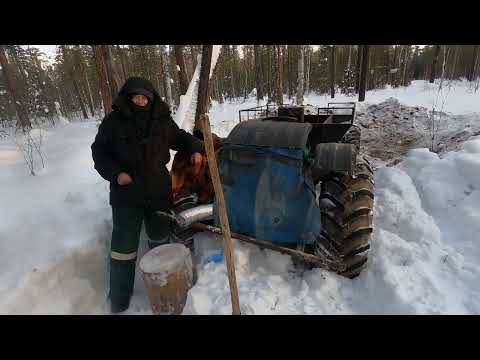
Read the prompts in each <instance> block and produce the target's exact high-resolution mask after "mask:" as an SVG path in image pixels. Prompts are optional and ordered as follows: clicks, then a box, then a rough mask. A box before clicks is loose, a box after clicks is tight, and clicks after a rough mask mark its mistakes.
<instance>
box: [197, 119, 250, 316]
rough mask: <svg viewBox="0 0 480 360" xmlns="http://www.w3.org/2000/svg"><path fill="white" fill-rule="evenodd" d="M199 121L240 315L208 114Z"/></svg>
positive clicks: (235, 311)
mask: <svg viewBox="0 0 480 360" xmlns="http://www.w3.org/2000/svg"><path fill="white" fill-rule="evenodd" d="M200 122H201V124H202V128H203V138H204V142H205V151H206V153H207V161H208V167H209V169H210V176H211V178H212V183H213V188H214V190H215V197H216V200H217V203H218V213H219V216H220V223H221V225H222V233H223V240H224V247H225V259H226V262H227V272H228V282H229V285H230V295H231V298H232V313H233V315H240V303H239V300H238V290H237V280H236V276H235V264H234V261H233V260H234V259H233V244H232V237H231V235H230V226H229V224H228V217H227V209H226V206H225V198H224V196H223V189H222V184H221V182H220V175H219V173H218V167H217V161H216V159H215V150H214V148H213V138H212V131H211V129H210V121H209V119H208V116H207V115H205V114H202V115H201V116H200Z"/></svg>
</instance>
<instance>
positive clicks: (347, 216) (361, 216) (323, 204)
mask: <svg viewBox="0 0 480 360" xmlns="http://www.w3.org/2000/svg"><path fill="white" fill-rule="evenodd" d="M359 139H360V134H359V129H357V128H352V131H351V132H349V133H347V134H346V135H345V137H344V139H342V140H345V141H344V142H348V143H353V144H355V145H356V147H357V150H359V148H360V141H359ZM373 203H374V181H373V169H372V167H371V165H370V163H369V162H368V160H367V159H366V158H364V157H363V156H361V155H357V162H356V166H355V169H354V171H353V173H352V174H351V175H347V174H344V173H331V174H330V175H329V176H328V177H327V178H326V179H324V180H323V181H322V183H321V191H320V196H319V205H320V211H321V221H322V234H321V239H320V241H321V242H322V243H323V244H329V245H331V246H332V247H333V248H334V249H335V250H336V251H337V252H338V254H339V255H340V258H341V262H342V263H343V264H344V265H345V267H346V269H345V270H344V271H342V272H339V274H341V275H343V276H345V277H348V278H354V277H356V276H358V275H359V274H360V272H361V271H362V270H363V268H364V267H365V264H366V262H367V260H368V250H369V249H370V236H371V233H372V231H373V224H372V220H373ZM318 251H321V249H320V247H314V252H318ZM318 255H320V254H318Z"/></svg>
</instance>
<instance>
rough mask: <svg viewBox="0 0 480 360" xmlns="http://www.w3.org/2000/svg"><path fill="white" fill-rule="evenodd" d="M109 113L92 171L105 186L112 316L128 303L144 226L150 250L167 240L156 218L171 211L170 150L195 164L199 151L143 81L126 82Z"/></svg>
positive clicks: (166, 229) (163, 222)
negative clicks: (108, 208) (109, 225)
mask: <svg viewBox="0 0 480 360" xmlns="http://www.w3.org/2000/svg"><path fill="white" fill-rule="evenodd" d="M112 108H113V111H112V112H111V113H109V114H107V115H106V116H105V118H104V119H103V121H102V123H101V124H100V127H99V129H98V134H97V136H96V137H95V141H94V143H93V144H92V156H93V161H94V163H95V169H96V170H97V171H98V173H99V174H100V175H101V176H102V177H103V178H104V179H105V180H107V181H109V182H110V205H111V206H112V218H113V232H112V243H111V253H110V301H111V310H112V312H114V313H117V312H122V311H125V310H126V309H127V308H128V306H129V304H130V298H131V295H132V292H133V285H134V277H135V263H136V258H137V249H138V244H139V239H140V230H141V227H142V223H143V221H145V228H146V232H147V235H148V237H149V242H148V244H149V247H150V248H153V247H155V246H158V245H161V244H164V243H167V242H168V241H169V234H170V222H169V220H168V219H165V218H164V217H161V216H158V215H156V213H155V211H157V210H162V211H165V210H168V209H170V208H171V206H172V190H171V188H172V185H171V179H170V175H169V173H168V170H167V168H166V164H167V163H168V162H169V161H170V151H169V149H172V150H176V151H183V152H186V153H189V154H191V161H192V162H193V163H194V164H198V163H201V161H202V155H201V153H203V152H204V146H203V142H202V141H200V140H198V139H197V138H196V137H194V136H193V135H190V134H189V133H187V132H185V131H184V130H181V129H179V128H178V126H177V125H176V124H175V122H174V121H173V119H172V117H171V115H170V110H169V108H168V105H167V104H166V103H165V102H163V101H162V100H161V99H160V97H159V95H158V93H157V92H156V91H155V89H154V87H153V85H152V84H151V83H150V82H149V81H148V80H146V79H143V78H140V77H131V78H129V79H128V80H127V81H126V83H125V85H124V86H123V87H122V89H121V90H120V92H119V94H118V96H117V98H116V99H115V101H114V102H113V106H112Z"/></svg>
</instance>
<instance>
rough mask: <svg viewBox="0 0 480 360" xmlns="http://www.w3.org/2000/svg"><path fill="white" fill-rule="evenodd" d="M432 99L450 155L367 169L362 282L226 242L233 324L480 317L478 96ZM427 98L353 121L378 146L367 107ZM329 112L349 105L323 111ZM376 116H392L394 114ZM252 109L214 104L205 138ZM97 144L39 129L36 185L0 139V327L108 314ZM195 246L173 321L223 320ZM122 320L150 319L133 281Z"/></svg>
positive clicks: (419, 91) (222, 274)
mask: <svg viewBox="0 0 480 360" xmlns="http://www.w3.org/2000/svg"><path fill="white" fill-rule="evenodd" d="M436 86H438V85H436ZM444 92H445V88H444V89H443V90H442V93H441V94H444V95H442V96H443V97H444V98H445V97H446V102H445V106H444V107H443V109H442V110H441V111H443V112H444V113H445V114H446V115H448V119H449V121H448V122H446V123H445V124H444V125H445V126H444V128H443V129H442V131H443V133H442V134H444V135H445V136H446V139H447V140H446V141H447V142H448V141H450V142H451V143H452V144H453V143H454V144H455V147H454V148H453V150H455V151H447V150H452V149H449V148H445V151H443V152H440V154H436V153H433V152H430V151H428V149H425V147H426V146H428V145H422V144H421V143H419V142H420V141H422V139H420V138H417V137H415V141H413V142H412V143H411V146H409V147H418V149H416V150H411V151H409V152H408V153H407V154H406V156H405V159H404V161H402V162H401V163H400V164H398V165H396V166H390V167H384V166H381V165H382V162H379V168H378V169H377V171H376V175H375V181H376V194H375V195H376V198H375V211H374V225H375V231H374V234H373V238H372V244H371V245H372V248H371V250H370V260H369V263H368V266H367V268H366V269H365V270H364V272H362V274H361V275H360V276H359V277H358V278H356V279H354V280H348V279H344V278H342V277H340V276H337V275H335V274H332V273H329V272H327V271H324V270H320V269H316V270H312V271H306V272H304V273H303V274H302V273H299V272H296V271H295V270H294V268H293V265H292V262H291V259H290V258H289V257H288V256H285V255H281V254H278V253H275V252H272V251H269V250H259V249H258V248H256V247H254V246H252V245H248V244H244V243H240V242H238V241H234V247H235V265H236V270H237V283H238V288H239V296H240V303H241V307H242V313H244V314H478V313H480V244H479V243H478V242H479V241H480V136H476V135H475V133H476V131H477V130H478V129H479V128H480V93H474V92H471V91H470V89H469V88H468V87H467V86H466V83H456V84H454V87H453V86H452V88H451V89H450V90H449V93H448V96H447V95H446V92H445V93H444ZM438 97H439V96H438V92H436V91H435V88H434V87H432V85H430V84H425V83H424V82H423V81H418V82H414V83H413V84H412V85H411V86H410V87H408V88H397V89H384V90H377V91H374V92H373V91H372V92H368V93H367V96H366V100H367V102H366V103H365V104H360V105H359V106H358V109H359V113H362V112H363V113H364V114H365V116H364V117H363V119H361V118H359V121H360V120H362V121H363V122H364V125H366V126H368V128H364V129H363V133H364V134H366V133H367V134H372V132H373V133H377V132H378V133H380V132H381V130H380V129H381V128H383V127H385V126H383V127H381V126H380V125H382V124H375V121H374V120H373V115H372V113H374V111H373V109H375V108H370V109H369V107H370V106H371V105H372V104H377V105H380V104H381V103H384V104H385V101H386V100H388V99H389V98H395V99H397V100H398V101H399V102H400V104H401V105H402V106H405V107H407V106H408V107H419V108H420V107H424V108H426V109H428V110H431V109H432V107H433V105H434V103H435V101H437V103H438V99H437V98H438ZM342 100H346V101H351V100H352V98H348V97H342V96H339V97H336V98H335V101H342ZM307 101H308V102H309V103H311V104H314V105H324V104H326V103H327V102H329V101H330V98H329V97H327V96H312V95H310V96H308V97H307ZM386 104H390V105H391V106H393V108H398V105H396V103H395V101H392V100H388V101H387V102H386ZM252 106H256V101H255V100H254V99H249V100H248V101H247V102H245V103H242V102H238V103H235V104H228V103H225V104H223V105H219V104H214V106H213V108H212V109H211V112H210V120H211V122H212V125H213V131H214V132H215V133H217V134H219V135H226V134H228V132H229V131H230V130H231V129H232V128H233V126H235V124H236V123H237V122H238V110H240V109H243V108H248V107H252ZM436 109H437V110H440V109H441V106H438V107H436ZM377 110H378V109H377ZM405 111H407V110H405ZM422 111H423V110H419V113H421V114H423V112H422ZM386 113H387V114H388V111H387V112H386ZM422 116H423V115H422ZM445 118H447V117H445ZM395 119H396V118H395ZM397 120H398V119H397ZM380 121H384V122H385V121H386V120H385V119H383V120H382V119H381V120H380ZM413 122H414V119H412V120H409V121H405V122H403V121H396V122H394V123H392V124H390V128H391V130H388V131H387V132H386V133H387V134H397V135H396V136H402V134H403V135H405V134H407V135H408V134H420V133H421V132H422V131H423V130H422V128H421V126H418V127H417V128H416V130H415V131H411V130H409V129H410V126H411V125H412V123H413ZM416 124H420V125H424V124H425V122H424V121H423V120H422V121H417V123H416ZM377 125H378V126H377ZM375 126H377V127H375ZM466 129H468V130H466ZM464 130H465V131H466V133H464V134H463V135H460V136H457V137H456V138H455V139H454V140H451V138H452V137H455V136H456V135H458V134H459V132H460V131H464ZM96 131H97V123H96V122H94V121H89V122H73V123H70V124H63V125H61V126H59V127H56V128H47V129H45V130H43V131H42V142H43V151H44V154H45V161H46V168H45V169H44V170H42V171H40V172H39V173H38V175H37V176H35V177H32V176H30V175H29V172H28V170H27V167H26V166H25V164H24V160H23V155H22V153H21V152H20V151H19V150H18V147H17V146H16V145H15V142H14V138H13V136H12V135H11V134H10V135H6V134H9V132H8V131H5V132H2V136H0V199H1V205H0V219H1V221H0V314H104V313H108V307H107V306H106V305H107V304H106V291H107V290H106V289H107V286H106V284H107V280H108V276H107V274H108V271H107V270H108V269H107V266H106V263H107V259H108V251H107V249H108V246H109V240H110V232H111V212H110V208H109V206H108V184H107V183H106V182H105V181H104V180H103V179H102V178H100V176H99V175H98V174H97V173H96V171H95V170H94V169H93V162H92V159H91V152H90V144H91V143H92V141H93V138H94V136H95V134H96ZM36 135H37V136H38V134H36ZM392 136H393V135H392ZM405 152H407V148H405ZM384 163H386V161H385V162H384ZM145 240H146V235H145V233H144V232H142V241H141V245H140V246H141V249H140V252H139V254H140V256H141V255H142V254H144V253H145V252H146V241H145ZM195 242H196V248H197V250H198V251H197V254H195V257H194V258H195V262H196V264H197V271H198V282H197V283H196V285H195V286H194V287H193V288H192V289H191V290H190V292H189V296H188V299H187V305H186V307H185V310H184V314H230V313H231V305H230V295H229V289H228V279H227V274H226V268H225V263H224V262H222V263H209V262H206V256H207V255H208V254H210V253H211V252H212V251H216V250H219V249H221V247H222V241H221V239H220V238H219V237H216V236H211V235H206V234H199V235H197V236H196V239H195ZM127 314H151V311H150V309H149V304H148V298H147V295H146V290H145V287H144V284H143V281H142V279H141V277H140V274H139V273H137V279H136V284H135V293H134V297H133V299H132V305H131V307H130V309H129V310H128V311H127Z"/></svg>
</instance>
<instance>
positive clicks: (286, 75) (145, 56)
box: [0, 45, 479, 128]
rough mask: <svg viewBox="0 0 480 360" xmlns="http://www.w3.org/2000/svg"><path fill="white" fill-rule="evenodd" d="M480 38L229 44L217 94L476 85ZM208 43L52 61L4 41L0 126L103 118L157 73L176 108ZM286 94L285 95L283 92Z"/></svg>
mask: <svg viewBox="0 0 480 360" xmlns="http://www.w3.org/2000/svg"><path fill="white" fill-rule="evenodd" d="M478 48H479V46H478V45H425V46H418V45H223V46H222V49H221V53H220V56H219V59H218V61H217V63H216V66H215V69H214V72H213V76H212V79H211V81H210V86H209V87H208V92H209V96H208V98H209V100H210V101H212V100H214V101H217V102H219V103H223V102H225V101H227V102H235V101H243V100H245V99H247V98H248V97H249V96H257V98H258V99H265V100H267V101H273V102H276V103H281V102H285V98H286V99H288V102H291V103H297V104H301V103H303V96H304V95H308V94H310V93H314V94H330V96H331V97H332V98H334V97H335V94H337V93H343V94H347V95H351V96H352V99H353V98H354V97H357V96H358V100H359V101H363V100H364V99H365V91H366V90H371V89H380V88H384V87H386V86H387V85H389V86H392V87H399V86H408V85H409V84H410V82H411V81H412V80H421V79H423V80H428V81H430V82H433V81H434V79H435V78H438V77H441V78H442V79H450V80H457V79H466V80H468V81H471V82H472V89H474V90H475V91H476V90H477V89H478V76H479V69H478V68H479V60H478V58H479V56H478ZM201 53H202V45H93V46H92V45H58V46H57V49H56V57H55V60H54V62H53V64H49V63H46V62H44V61H42V60H41V58H42V53H41V52H40V51H39V49H38V48H35V47H29V46H20V45H2V46H0V65H1V67H2V71H1V72H0V126H1V127H10V126H14V125H16V127H17V128H29V127H31V126H32V125H31V124H32V123H35V122H49V123H51V124H52V125H55V124H56V122H57V121H58V119H59V118H60V117H64V118H67V119H72V120H73V119H88V118H90V117H97V118H101V117H102V116H103V115H104V104H105V103H106V104H107V106H106V107H107V108H109V107H110V106H111V101H112V99H113V98H115V95H116V93H117V92H118V91H119V88H120V87H121V86H122V84H123V82H124V81H125V79H126V78H128V77H129V76H142V77H145V78H147V79H149V80H150V81H151V82H152V83H153V84H154V86H155V87H156V89H157V90H158V92H159V94H160V96H161V97H162V98H163V99H164V100H165V101H166V102H167V103H168V104H169V105H170V106H171V108H172V110H173V111H175V109H176V108H177V107H178V105H179V101H180V96H181V95H183V94H185V93H186V91H187V87H188V84H189V82H190V80H191V78H192V76H193V73H194V71H195V68H196V66H197V61H198V55H200V54H201ZM280 95H281V96H280Z"/></svg>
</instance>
